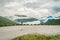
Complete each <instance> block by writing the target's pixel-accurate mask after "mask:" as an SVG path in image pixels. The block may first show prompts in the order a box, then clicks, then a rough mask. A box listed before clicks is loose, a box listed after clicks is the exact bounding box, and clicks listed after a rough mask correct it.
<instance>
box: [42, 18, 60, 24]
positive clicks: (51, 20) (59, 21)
mask: <svg viewBox="0 0 60 40" xmlns="http://www.w3.org/2000/svg"><path fill="white" fill-rule="evenodd" d="M41 24H43V25H60V19H48V20H47V22H45V23H41Z"/></svg>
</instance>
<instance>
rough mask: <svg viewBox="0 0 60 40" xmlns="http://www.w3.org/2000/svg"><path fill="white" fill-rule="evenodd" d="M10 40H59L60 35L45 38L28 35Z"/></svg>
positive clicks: (44, 36)
mask: <svg viewBox="0 0 60 40" xmlns="http://www.w3.org/2000/svg"><path fill="white" fill-rule="evenodd" d="M12 40H60V35H51V36H46V35H35V34H29V35H24V36H21V37H16V38H14V39H12Z"/></svg>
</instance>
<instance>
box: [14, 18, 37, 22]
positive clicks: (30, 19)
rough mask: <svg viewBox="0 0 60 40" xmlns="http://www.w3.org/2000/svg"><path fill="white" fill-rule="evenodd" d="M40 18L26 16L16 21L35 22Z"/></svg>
mask: <svg viewBox="0 0 60 40" xmlns="http://www.w3.org/2000/svg"><path fill="white" fill-rule="evenodd" d="M37 20H38V19H36V18H24V19H16V20H15V21H16V22H20V23H25V22H34V21H37Z"/></svg>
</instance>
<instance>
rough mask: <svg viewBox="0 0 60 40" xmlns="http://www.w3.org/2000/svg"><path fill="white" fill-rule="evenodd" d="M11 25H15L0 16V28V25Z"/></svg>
mask: <svg viewBox="0 0 60 40" xmlns="http://www.w3.org/2000/svg"><path fill="white" fill-rule="evenodd" d="M13 24H16V23H15V22H13V21H11V20H9V19H7V18H4V17H1V16H0V26H1V25H13Z"/></svg>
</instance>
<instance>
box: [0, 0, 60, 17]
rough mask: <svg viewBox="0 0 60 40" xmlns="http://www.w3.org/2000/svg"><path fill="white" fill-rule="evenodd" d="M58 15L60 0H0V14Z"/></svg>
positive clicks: (59, 13)
mask: <svg viewBox="0 0 60 40" xmlns="http://www.w3.org/2000/svg"><path fill="white" fill-rule="evenodd" d="M15 14H19V15H27V16H31V17H36V18H40V17H45V16H53V17H58V16H60V0H0V16H11V15H15Z"/></svg>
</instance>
